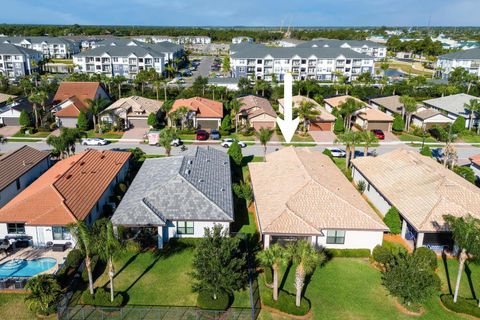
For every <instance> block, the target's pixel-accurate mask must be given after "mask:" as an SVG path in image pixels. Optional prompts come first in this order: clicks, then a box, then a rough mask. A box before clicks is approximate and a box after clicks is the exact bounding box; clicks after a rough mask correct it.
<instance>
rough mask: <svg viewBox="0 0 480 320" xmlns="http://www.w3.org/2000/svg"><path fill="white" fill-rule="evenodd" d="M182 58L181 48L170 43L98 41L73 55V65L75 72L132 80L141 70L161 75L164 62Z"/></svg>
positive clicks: (120, 40)
mask: <svg viewBox="0 0 480 320" xmlns="http://www.w3.org/2000/svg"><path fill="white" fill-rule="evenodd" d="M182 55H183V47H182V46H180V45H176V44H173V43H170V42H160V43H156V44H147V43H142V42H139V41H135V40H127V39H114V40H104V41H101V42H99V43H97V46H96V48H94V49H91V50H87V51H84V52H81V53H79V54H76V55H75V56H73V63H74V65H75V71H76V72H80V73H88V74H94V73H100V74H105V75H107V76H111V77H114V76H118V75H120V76H124V77H126V78H129V79H133V78H135V76H136V75H137V74H138V72H140V71H141V70H144V69H145V70H146V69H150V68H153V69H155V70H156V71H157V72H158V73H160V74H161V73H163V72H164V70H165V64H166V63H167V62H169V61H171V60H173V59H175V58H177V57H181V56H182Z"/></svg>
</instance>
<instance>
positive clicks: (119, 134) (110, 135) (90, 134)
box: [84, 130, 124, 139]
mask: <svg viewBox="0 0 480 320" xmlns="http://www.w3.org/2000/svg"><path fill="white" fill-rule="evenodd" d="M84 133H86V134H87V138H95V137H97V138H103V139H121V138H122V136H123V134H124V132H104V133H102V134H100V133H97V132H95V131H93V130H88V131H86V132H84Z"/></svg>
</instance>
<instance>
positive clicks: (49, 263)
mask: <svg viewBox="0 0 480 320" xmlns="http://www.w3.org/2000/svg"><path fill="white" fill-rule="evenodd" d="M55 264H57V260H55V259H54V258H40V259H34V260H25V259H13V260H10V261H8V262H5V263H2V264H0V278H9V277H31V276H34V275H36V274H39V273H40V272H43V271H46V270H48V269H50V268H52V267H53V266H55Z"/></svg>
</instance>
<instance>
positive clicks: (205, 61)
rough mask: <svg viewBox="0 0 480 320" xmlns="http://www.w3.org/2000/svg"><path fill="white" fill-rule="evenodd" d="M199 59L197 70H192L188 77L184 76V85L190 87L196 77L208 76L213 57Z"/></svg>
mask: <svg viewBox="0 0 480 320" xmlns="http://www.w3.org/2000/svg"><path fill="white" fill-rule="evenodd" d="M200 59H201V60H200V64H199V65H198V67H197V70H196V71H193V75H192V76H191V77H190V78H185V84H184V86H186V87H190V86H191V85H192V84H193V81H194V80H195V79H196V78H197V77H200V76H201V77H208V75H209V74H210V70H211V68H212V64H213V57H212V56H206V57H201V58H200Z"/></svg>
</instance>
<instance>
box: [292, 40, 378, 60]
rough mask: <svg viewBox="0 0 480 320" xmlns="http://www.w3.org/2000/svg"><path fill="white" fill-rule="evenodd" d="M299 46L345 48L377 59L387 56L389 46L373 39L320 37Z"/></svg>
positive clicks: (298, 46)
mask: <svg viewBox="0 0 480 320" xmlns="http://www.w3.org/2000/svg"><path fill="white" fill-rule="evenodd" d="M296 47H297V48H344V49H351V50H353V51H356V52H358V53H363V54H366V55H367V56H371V57H374V59H375V60H376V61H378V60H382V59H385V58H386V57H387V47H386V46H384V45H381V44H379V43H375V42H373V41H366V40H337V39H319V40H312V41H307V42H304V43H301V44H298V45H297V46H296Z"/></svg>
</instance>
